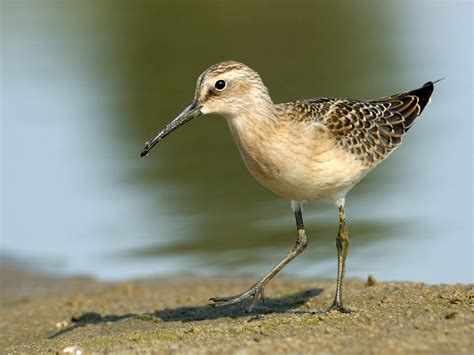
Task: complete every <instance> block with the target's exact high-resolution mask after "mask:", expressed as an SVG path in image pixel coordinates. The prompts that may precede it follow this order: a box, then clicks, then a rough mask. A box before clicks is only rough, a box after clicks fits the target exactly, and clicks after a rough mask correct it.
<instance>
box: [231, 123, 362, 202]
mask: <svg viewBox="0 0 474 355" xmlns="http://www.w3.org/2000/svg"><path fill="white" fill-rule="evenodd" d="M228 123H229V128H230V130H231V133H232V135H233V137H234V140H235V142H236V144H237V147H238V148H239V151H240V154H241V156H242V159H243V160H244V162H245V165H246V167H247V169H248V170H249V172H250V173H251V174H252V176H253V177H254V178H255V179H256V180H257V181H259V182H260V183H261V184H262V185H264V186H265V187H266V188H268V189H269V190H271V191H273V192H275V193H277V194H278V195H280V196H283V197H285V198H289V199H292V200H313V199H321V198H323V199H329V200H333V201H336V200H337V199H339V198H341V197H344V195H345V194H346V193H347V191H349V190H350V189H351V188H352V187H353V186H354V185H355V184H356V183H357V182H358V181H359V180H360V179H361V178H362V177H363V176H364V174H365V173H366V168H364V166H363V165H362V164H361V162H360V161H358V160H357V159H356V158H355V157H354V156H353V155H351V154H350V153H348V152H347V151H345V150H343V149H342V148H340V147H339V146H338V145H337V144H336V143H335V141H334V139H333V138H332V137H331V136H330V134H329V133H328V132H327V131H326V130H325V129H324V127H318V126H316V125H311V126H308V125H302V124H301V123H299V124H297V123H288V124H279V125H268V126H266V125H265V124H261V126H259V124H258V122H256V121H255V120H254V121H252V122H249V123H247V122H245V121H244V122H242V121H239V120H238V119H233V120H231V119H228Z"/></svg>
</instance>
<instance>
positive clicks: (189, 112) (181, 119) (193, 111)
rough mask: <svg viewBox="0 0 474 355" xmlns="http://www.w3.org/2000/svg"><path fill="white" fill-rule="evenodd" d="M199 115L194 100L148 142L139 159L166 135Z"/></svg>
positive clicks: (199, 112) (198, 106) (197, 105)
mask: <svg viewBox="0 0 474 355" xmlns="http://www.w3.org/2000/svg"><path fill="white" fill-rule="evenodd" d="M200 114H201V106H200V105H199V104H198V103H197V102H196V100H194V101H193V102H192V103H191V104H190V105H189V106H188V107H186V108H185V109H184V110H183V112H181V113H180V114H179V115H178V116H177V117H176V118H175V119H174V120H173V121H171V122H170V123H168V124H167V125H166V127H165V128H163V129H162V130H161V131H160V132H159V133H158V134H157V135H156V136H155V138H153V139H152V140H151V141H150V142H148V143H147V144H146V146H145V148H144V149H143V152H142V153H141V154H140V156H141V157H144V156H146V155H148V152H149V151H150V150H151V148H153V147H154V146H155V145H156V143H158V142H159V141H161V140H162V139H163V138H165V137H166V136H167V135H168V134H170V133H171V132H173V131H174V130H175V129H178V128H179V127H181V126H182V125H184V124H185V123H186V122H189V121H191V120H192V119H193V118H195V117H197V116H199V115H200Z"/></svg>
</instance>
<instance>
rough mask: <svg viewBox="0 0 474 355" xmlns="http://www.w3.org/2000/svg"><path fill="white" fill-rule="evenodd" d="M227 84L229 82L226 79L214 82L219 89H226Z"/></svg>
mask: <svg viewBox="0 0 474 355" xmlns="http://www.w3.org/2000/svg"><path fill="white" fill-rule="evenodd" d="M226 85H227V84H226V82H225V81H224V80H217V81H216V83H215V84H214V86H215V87H216V89H217V90H218V91H222V90H224V89H225V87H226Z"/></svg>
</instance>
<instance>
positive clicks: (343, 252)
mask: <svg viewBox="0 0 474 355" xmlns="http://www.w3.org/2000/svg"><path fill="white" fill-rule="evenodd" d="M336 247H337V284H336V295H335V296H334V301H333V303H332V305H331V306H329V308H327V310H326V311H327V312H329V311H333V310H337V311H339V312H342V313H350V310H349V309H347V308H345V307H344V306H343V304H342V299H341V297H342V281H343V279H344V272H345V268H346V257H347V252H348V251H349V231H348V230H347V227H346V212H345V211H344V204H341V205H340V206H339V232H338V234H337V239H336Z"/></svg>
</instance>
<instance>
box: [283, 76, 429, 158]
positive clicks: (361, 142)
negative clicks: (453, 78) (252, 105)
mask: <svg viewBox="0 0 474 355" xmlns="http://www.w3.org/2000/svg"><path fill="white" fill-rule="evenodd" d="M433 89H434V85H433V83H432V82H428V83H426V84H425V85H423V87H421V88H419V89H416V90H413V91H410V92H407V93H401V94H396V95H392V96H388V97H384V98H381V99H378V100H350V99H337V98H316V99H307V100H303V101H296V102H289V103H285V104H279V105H277V108H278V110H279V112H280V114H279V116H280V117H282V118H283V119H289V120H293V121H300V122H301V123H304V124H308V125H311V124H314V123H321V124H323V125H324V126H325V127H326V128H327V129H328V130H329V132H331V134H332V136H333V137H334V138H335V140H336V141H337V143H338V145H339V146H341V147H342V148H344V149H346V150H347V151H348V152H350V153H352V154H354V156H356V157H357V159H359V160H361V161H362V162H364V164H366V165H367V166H368V167H372V166H374V165H376V164H377V163H379V162H381V161H382V160H384V159H385V158H386V157H387V156H388V155H389V154H390V153H391V152H392V151H393V150H394V149H395V148H397V147H398V146H399V145H400V143H401V142H402V137H403V135H404V134H405V133H406V132H407V131H408V130H409V129H410V127H411V126H412V125H413V123H414V122H415V120H416V118H418V117H419V115H420V114H421V112H422V111H423V109H424V108H425V106H426V104H427V103H428V101H429V98H430V96H431V94H432V92H433Z"/></svg>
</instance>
